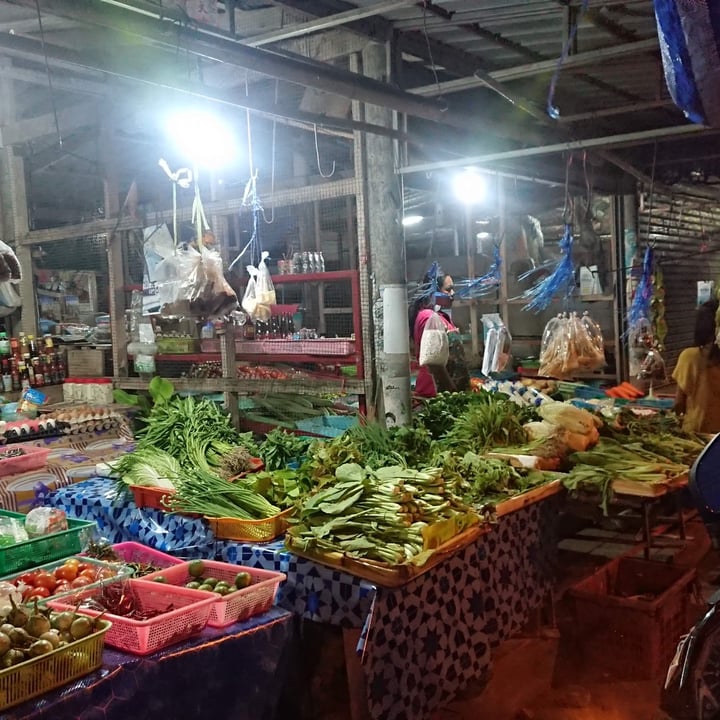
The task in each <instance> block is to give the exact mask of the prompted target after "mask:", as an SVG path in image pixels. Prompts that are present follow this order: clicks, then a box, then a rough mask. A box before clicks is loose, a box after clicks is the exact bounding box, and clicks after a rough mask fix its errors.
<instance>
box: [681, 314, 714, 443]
mask: <svg viewBox="0 0 720 720" xmlns="http://www.w3.org/2000/svg"><path fill="white" fill-rule="evenodd" d="M717 312H718V301H717V300H709V301H708V302H706V303H704V304H703V305H701V306H700V307H699V308H698V310H697V314H696V316H695V342H694V345H693V347H689V348H686V349H685V350H683V351H682V352H681V353H680V357H679V358H678V361H677V365H676V366H675V371H674V372H673V380H675V382H676V383H677V395H676V397H675V412H676V413H677V414H678V415H682V416H683V430H685V431H686V432H698V433H720V347H718V343H717V339H718V338H717V336H716V321H715V316H716V314H717Z"/></svg>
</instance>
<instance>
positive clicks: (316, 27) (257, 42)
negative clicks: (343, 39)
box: [242, 0, 415, 47]
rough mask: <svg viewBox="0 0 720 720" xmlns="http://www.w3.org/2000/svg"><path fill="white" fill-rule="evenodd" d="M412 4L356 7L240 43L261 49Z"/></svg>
mask: <svg viewBox="0 0 720 720" xmlns="http://www.w3.org/2000/svg"><path fill="white" fill-rule="evenodd" d="M414 3H415V0H384V2H378V3H375V4H374V5H368V6H366V7H357V8H355V9H353V10H345V11H344V12H339V13H335V14H333V15H325V16H323V17H319V18H316V19H315V20H309V21H308V22H304V23H298V24H296V25H289V26H288V27H286V28H282V29H281V30H276V31H271V32H267V33H263V34H262V35H255V36H254V37H246V38H243V40H242V41H243V44H245V45H248V46H249V47H261V46H263V45H270V44H271V43H276V42H281V41H282V40H290V39H291V38H296V37H301V36H303V35H309V34H310V33H316V32H320V31H322V30H329V29H330V28H334V27H337V26H338V25H347V24H348V23H351V22H354V21H357V20H364V19H365V18H369V17H373V16H374V15H382V14H383V13H386V12H392V11H393V10H398V9H400V8H403V7H407V6H408V5H412V4H414Z"/></svg>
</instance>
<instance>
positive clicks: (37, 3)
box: [35, 0, 63, 148]
mask: <svg viewBox="0 0 720 720" xmlns="http://www.w3.org/2000/svg"><path fill="white" fill-rule="evenodd" d="M35 9H36V10H37V19H38V28H39V29H40V44H41V45H42V51H43V59H44V63H45V74H46V75H47V81H48V91H49V94H50V104H51V106H52V114H53V121H54V122H55V133H56V135H57V141H58V147H60V148H62V146H63V138H62V134H61V132H60V121H59V119H58V112H57V105H56V104H55V90H54V88H53V82H52V73H51V72H50V60H49V58H48V52H47V45H46V44H45V30H44V28H43V22H42V13H41V12H40V0H35Z"/></svg>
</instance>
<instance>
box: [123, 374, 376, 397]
mask: <svg viewBox="0 0 720 720" xmlns="http://www.w3.org/2000/svg"><path fill="white" fill-rule="evenodd" d="M170 382H171V383H172V384H173V386H174V387H175V389H176V390H178V391H180V392H197V393H208V394H212V393H218V392H236V393H239V394H245V395H247V394H250V393H287V392H292V393H294V394H297V395H317V394H320V395H331V394H340V393H346V394H348V395H364V394H365V382H364V381H363V380H361V379H358V378H346V377H338V378H337V379H331V378H313V377H305V378H289V379H288V380H232V379H230V378H207V379H191V378H170ZM113 383H114V385H115V387H116V388H121V389H122V390H147V387H148V381H147V380H142V379H141V378H119V377H116V378H113Z"/></svg>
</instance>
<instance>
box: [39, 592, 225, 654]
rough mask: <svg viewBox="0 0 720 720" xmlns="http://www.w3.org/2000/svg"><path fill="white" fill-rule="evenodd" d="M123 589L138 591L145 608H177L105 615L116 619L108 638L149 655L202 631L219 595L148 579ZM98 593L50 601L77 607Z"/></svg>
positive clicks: (118, 645)
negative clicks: (136, 615) (139, 615)
mask: <svg viewBox="0 0 720 720" xmlns="http://www.w3.org/2000/svg"><path fill="white" fill-rule="evenodd" d="M123 590H124V592H125V593H128V592H132V593H134V594H135V602H136V605H137V606H138V607H140V608H141V609H142V610H162V611H164V610H165V609H166V608H168V607H172V608H174V609H173V610H169V611H167V612H162V613H161V614H160V615H157V616H155V617H153V618H150V620H131V619H130V618H126V617H121V616H119V615H113V614H112V613H105V614H104V615H103V617H104V618H105V619H106V620H109V621H110V622H111V623H112V627H111V628H110V630H108V634H107V635H106V636H105V642H106V643H107V644H108V645H111V646H112V647H116V648H118V649H119V650H123V651H125V652H129V653H132V654H133V655H149V654H150V653H153V652H157V651H158V650H161V649H162V648H165V647H168V646H169V645H174V644H175V643H178V642H182V641H183V640H187V639H188V638H190V637H192V636H193V635H198V634H200V633H201V632H202V631H203V630H204V629H205V626H206V625H207V623H208V619H209V617H210V612H211V611H212V608H213V604H214V603H215V602H216V601H217V597H218V596H217V595H216V594H215V593H209V592H203V591H200V590H188V589H187V588H184V587H176V586H175V585H166V584H161V583H155V582H147V581H146V580H145V579H142V580H128V581H127V582H126V583H125V584H124V586H123ZM96 595H98V592H97V590H92V591H90V592H86V591H85V590H83V591H81V592H79V593H76V594H75V595H73V596H72V599H71V602H72V604H69V603H67V602H62V601H53V602H49V603H48V605H50V607H51V608H53V610H60V611H63V610H74V609H75V606H76V605H77V602H78V601H79V600H81V599H85V598H89V597H95V596H96ZM81 611H82V613H83V614H84V615H89V616H90V617H97V616H98V615H100V614H101V613H99V612H96V611H94V610H89V609H88V608H85V607H83V608H81Z"/></svg>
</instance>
